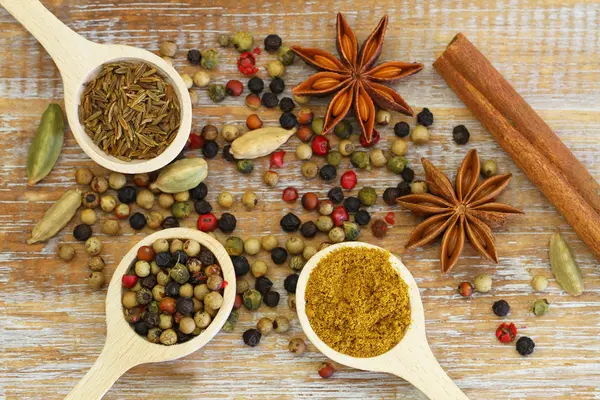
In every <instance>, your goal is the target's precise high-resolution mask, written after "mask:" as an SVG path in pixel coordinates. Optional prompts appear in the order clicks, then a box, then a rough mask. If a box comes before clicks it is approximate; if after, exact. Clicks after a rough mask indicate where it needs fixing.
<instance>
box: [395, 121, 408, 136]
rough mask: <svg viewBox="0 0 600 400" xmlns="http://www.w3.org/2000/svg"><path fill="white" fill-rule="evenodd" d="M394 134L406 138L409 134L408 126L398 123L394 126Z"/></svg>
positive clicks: (401, 122)
mask: <svg viewBox="0 0 600 400" xmlns="http://www.w3.org/2000/svg"><path fill="white" fill-rule="evenodd" d="M394 134H395V135H396V136H398V137H401V138H403V137H406V136H408V135H409V134H410V126H409V125H408V124H407V123H406V122H404V121H400V122H398V123H397V124H396V125H394Z"/></svg>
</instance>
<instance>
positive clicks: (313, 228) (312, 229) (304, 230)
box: [300, 221, 317, 238]
mask: <svg viewBox="0 0 600 400" xmlns="http://www.w3.org/2000/svg"><path fill="white" fill-rule="evenodd" d="M300 233H301V234H302V236H304V237H305V238H313V237H315V235H316V234H317V225H316V224H315V223H314V222H312V221H307V222H305V223H303V224H302V226H301V227H300Z"/></svg>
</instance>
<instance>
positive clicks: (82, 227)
mask: <svg viewBox="0 0 600 400" xmlns="http://www.w3.org/2000/svg"><path fill="white" fill-rule="evenodd" d="M90 236H92V228H90V226H89V225H86V224H79V225H77V226H76V227H75V229H73V237H74V238H75V240H79V241H80V242H85V241H86V240H88V239H89V238H90Z"/></svg>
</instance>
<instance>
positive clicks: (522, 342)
mask: <svg viewBox="0 0 600 400" xmlns="http://www.w3.org/2000/svg"><path fill="white" fill-rule="evenodd" d="M516 347H517V351H518V352H519V354H520V355H522V356H528V355H530V354H531V353H533V349H534V348H535V343H534V342H533V340H531V338H529V337H527V336H521V337H520V338H519V340H517V344H516Z"/></svg>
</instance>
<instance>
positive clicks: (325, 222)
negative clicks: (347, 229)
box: [316, 215, 333, 233]
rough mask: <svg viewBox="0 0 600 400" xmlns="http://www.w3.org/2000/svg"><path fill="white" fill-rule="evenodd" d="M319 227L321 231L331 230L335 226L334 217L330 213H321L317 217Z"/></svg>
mask: <svg viewBox="0 0 600 400" xmlns="http://www.w3.org/2000/svg"><path fill="white" fill-rule="evenodd" d="M316 224H317V229H318V230H320V231H321V232H325V233H327V232H329V231H330V230H331V228H333V219H331V217H330V216H328V215H321V216H319V218H317V222H316Z"/></svg>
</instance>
